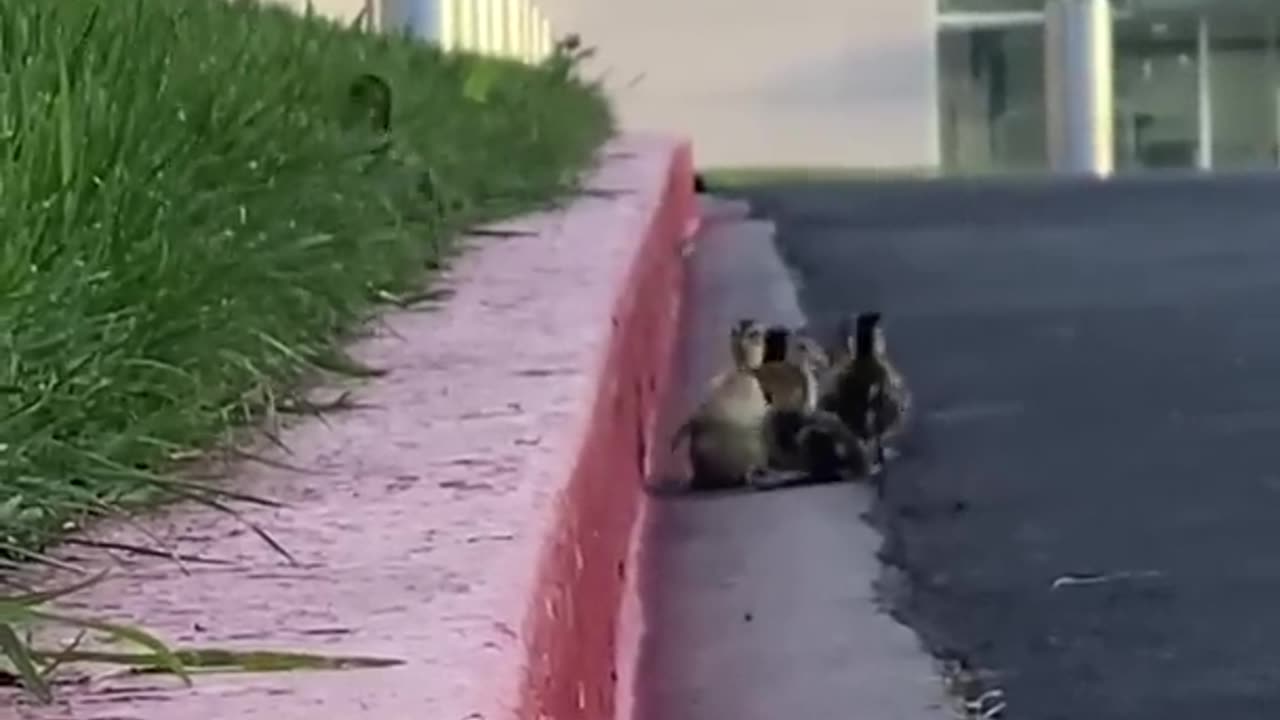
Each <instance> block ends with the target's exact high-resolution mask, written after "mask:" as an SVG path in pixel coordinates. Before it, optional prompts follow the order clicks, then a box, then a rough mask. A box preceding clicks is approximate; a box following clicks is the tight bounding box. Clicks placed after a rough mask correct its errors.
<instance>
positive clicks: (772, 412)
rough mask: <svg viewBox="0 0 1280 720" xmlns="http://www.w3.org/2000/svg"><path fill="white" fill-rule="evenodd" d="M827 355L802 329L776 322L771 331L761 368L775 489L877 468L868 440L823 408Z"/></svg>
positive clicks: (769, 480)
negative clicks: (821, 374)
mask: <svg viewBox="0 0 1280 720" xmlns="http://www.w3.org/2000/svg"><path fill="white" fill-rule="evenodd" d="M825 360H826V359H825V354H824V353H822V351H821V348H820V347H819V346H818V344H817V343H815V342H814V341H813V340H812V339H811V338H809V337H807V336H806V335H805V334H804V333H803V332H802V331H792V330H790V329H788V328H786V327H781V326H775V327H772V328H770V329H769V330H768V331H767V332H766V334H765V356H764V362H763V363H762V364H761V366H760V368H759V369H758V370H757V371H756V376H757V377H758V378H759V379H760V384H761V386H762V388H763V390H764V393H765V397H766V398H767V399H768V400H769V414H768V416H767V417H766V418H765V439H766V446H767V448H768V450H769V464H770V468H771V470H773V471H775V472H774V474H773V475H772V476H771V477H768V478H766V479H765V480H764V481H763V483H762V484H767V485H768V486H769V487H770V488H776V487H782V486H787V485H795V484H809V483H815V482H832V481H836V480H840V479H843V478H844V477H845V476H846V473H848V472H851V473H853V474H854V475H855V476H859V475H865V474H869V473H870V472H872V470H873V468H872V463H871V458H870V453H869V451H868V449H867V446H866V444H865V442H863V441H862V440H860V439H859V438H858V437H857V436H856V435H854V434H853V433H852V432H850V431H849V429H848V428H847V427H845V425H844V423H842V422H841V421H840V418H839V417H838V416H837V415H835V414H834V413H831V412H828V411H825V410H821V409H819V408H818V407H817V402H818V391H817V377H816V373H817V372H818V371H819V370H820V369H821V368H822V366H823V364H824V363H825Z"/></svg>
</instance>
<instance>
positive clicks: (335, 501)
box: [0, 137, 676, 720]
mask: <svg viewBox="0 0 1280 720" xmlns="http://www.w3.org/2000/svg"><path fill="white" fill-rule="evenodd" d="M675 148H676V143H674V142H670V141H668V140H666V139H663V138H658V137H630V138H626V139H624V140H622V141H618V142H616V143H614V144H613V146H612V147H611V148H609V150H610V151H611V152H610V153H609V156H610V157H611V158H612V159H611V160H608V161H606V164H605V166H604V167H603V168H602V169H601V170H600V171H599V172H598V173H597V174H596V175H595V177H594V179H593V180H592V181H591V186H593V187H607V188H612V189H616V190H620V191H622V194H620V195H619V196H617V197H612V198H595V197H587V198H582V199H580V200H578V201H576V202H574V203H572V204H570V205H569V207H568V208H567V210H565V211H558V212H554V213H548V214H541V215H535V216H530V217H526V218H519V219H517V220H514V221H512V222H511V223H510V224H509V226H510V227H512V228H521V229H526V230H528V231H530V232H532V233H533V235H531V236H517V237H513V238H509V239H505V240H489V241H483V243H482V244H481V243H477V245H478V246H477V247H475V248H473V249H472V251H470V252H468V253H466V254H464V255H463V256H461V257H460V258H459V259H458V260H457V261H456V263H455V264H454V266H453V268H452V270H451V271H450V273H449V276H448V277H447V278H446V279H445V280H446V281H445V282H444V283H443V287H448V288H451V289H452V290H453V291H454V295H453V296H452V297H451V298H449V299H448V300H447V301H446V302H444V303H443V305H441V306H440V307H438V308H434V309H433V308H415V309H412V310H406V311H399V312H392V313H389V314H387V315H385V316H383V318H382V319H381V322H380V323H376V324H374V325H373V326H372V327H371V328H370V330H371V334H372V337H370V338H368V339H366V340H364V341H362V342H360V343H358V344H357V345H356V346H354V347H353V348H352V352H353V354H354V355H355V356H356V357H357V358H358V359H360V360H362V361H364V362H366V363H368V364H369V365H370V366H372V367H378V368H382V369H385V370H387V371H388V374H387V375H385V376H383V377H381V378H377V379H374V380H371V381H369V382H367V383H364V384H360V385H356V386H354V387H352V388H351V389H352V390H353V395H354V397H353V399H354V400H355V401H357V402H359V403H363V404H367V405H368V406H369V407H367V408H366V407H361V408H356V409H351V410H345V411H341V412H335V413H331V414H329V415H327V416H326V417H325V419H324V421H323V422H321V421H317V420H314V419H307V420H304V421H300V422H298V423H297V424H296V425H294V426H292V427H286V428H284V429H283V430H282V431H281V432H280V434H279V436H280V439H281V440H282V441H283V443H284V444H285V445H286V446H287V447H288V448H289V449H290V450H291V452H290V453H288V454H286V453H283V452H280V451H278V449H272V448H271V447H270V446H268V447H267V448H265V449H261V450H260V452H261V453H262V454H264V455H267V456H269V457H270V458H271V459H272V460H275V461H277V462H281V463H287V464H288V466H293V467H295V468H299V469H300V470H299V471H297V472H293V471H290V470H288V469H285V467H279V466H274V465H263V464H245V465H244V466H243V467H241V468H238V472H237V476H236V477H235V478H233V479H228V480H227V482H226V483H225V484H224V485H223V487H226V488H228V489H232V490H239V491H241V492H246V493H250V494H254V495H258V496H263V497H268V498H272V499H275V500H278V501H282V502H285V503H287V506H286V507H284V508H280V509H276V508H267V507H242V508H240V509H241V511H242V513H243V515H244V517H245V518H246V519H248V520H249V521H252V522H254V523H256V524H258V525H259V526H261V527H263V528H264V529H266V530H267V531H268V532H270V533H271V534H272V535H273V536H274V537H275V538H276V539H277V540H278V541H279V542H280V543H281V544H282V545H284V546H285V547H286V548H287V549H288V550H289V551H290V553H292V554H293V556H294V557H295V558H296V559H297V564H296V565H289V564H287V563H286V562H285V561H284V560H283V559H282V558H281V557H279V556H278V555H275V554H273V553H272V552H271V550H270V549H269V548H268V547H267V546H266V545H265V544H264V543H263V542H262V541H261V540H260V539H259V538H258V537H256V536H255V535H254V534H253V533H252V532H249V531H248V530H247V528H246V527H245V526H244V525H242V524H240V523H238V522H237V521H236V520H235V519H233V518H231V517H229V516H227V515H223V514H217V513H214V512H212V511H209V510H207V509H206V508H204V507H192V506H190V505H185V506H184V505H178V506H173V507H170V508H166V509H164V510H163V511H161V512H157V513H156V514H155V515H154V516H152V517H149V518H146V519H145V520H144V521H143V522H145V525H146V527H147V528H148V529H149V530H150V532H151V533H153V534H154V535H156V536H158V537H160V538H161V539H163V540H164V541H165V542H167V543H168V544H169V547H170V548H171V549H172V550H174V551H175V552H180V553H184V554H189V555H195V556H200V557H203V558H207V559H209V560H212V561H217V562H216V564H214V563H208V562H205V563H198V562H191V563H189V564H188V566H187V567H188V569H189V570H190V574H189V575H188V574H184V573H183V572H182V568H181V567H180V566H179V565H178V564H176V563H174V562H172V561H170V560H168V559H167V558H152V557H129V556H127V555H124V556H122V557H111V556H107V555H104V554H100V553H99V554H95V553H93V552H91V551H88V550H85V549H82V548H72V549H64V550H62V551H59V552H58V553H56V554H57V556H59V557H62V558H64V559H70V558H71V556H72V554H73V553H74V555H75V556H77V559H78V560H79V561H80V563H81V564H82V565H84V566H86V567H88V568H90V569H92V568H95V567H103V566H114V567H113V573H112V575H111V576H110V577H109V578H108V579H107V580H106V581H105V582H102V583H100V584H99V585H96V586H94V587H92V588H90V589H88V590H86V591H84V592H83V593H79V594H77V595H75V596H74V597H73V598H70V599H67V600H65V601H59V602H58V603H57V605H59V606H60V607H61V608H65V609H70V610H76V611H78V612H80V613H82V614H87V615H91V616H94V617H103V618H107V619H111V620H117V621H125V622H130V623H139V624H142V625H144V626H145V627H147V628H148V629H151V630H153V631H155V632H157V633H158V634H159V635H160V636H161V637H163V638H164V639H166V640H169V641H171V642H174V643H177V644H179V645H181V646H184V647H191V646H197V647H220V648H236V649H242V650H249V649H253V650H288V651H300V652H317V653H323V654H328V655H334V654H339V655H372V656H377V657H390V658H397V659H401V660H403V661H405V664H403V665H401V666H398V667H393V668H390V669H379V670H357V671H349V672H343V673H342V674H341V675H340V676H338V675H335V674H334V673H332V672H298V673H274V674H221V675H201V676H197V679H196V682H195V686H194V687H193V688H191V689H186V688H183V687H182V686H181V684H180V683H179V682H178V681H177V680H176V679H173V678H168V677H146V676H144V677H141V678H127V677H115V678H105V679H101V680H99V681H96V682H91V683H87V684H84V685H76V686H68V687H64V688H62V689H61V693H62V696H61V699H60V701H59V702H58V703H57V704H55V705H53V706H48V707H33V706H30V705H28V704H27V700H26V699H25V698H21V697H18V696H16V695H15V694H14V693H13V692H12V691H10V690H4V691H0V708H15V709H14V710H13V711H7V710H5V711H0V717H5V718H9V717H13V715H10V714H6V713H7V712H16V713H17V717H19V718H23V719H24V720H70V719H75V720H126V719H127V720H175V719H181V720H201V719H206V718H209V719H216V720H233V719H234V720H251V719H254V718H262V719H264V720H351V719H353V718H378V719H379V720H411V719H413V718H423V719H430V720H437V719H439V720H446V719H447V720H462V719H464V718H484V719H485V720H500V719H502V718H508V717H511V716H512V714H513V712H514V709H515V706H516V704H517V701H518V699H519V695H520V693H519V689H520V687H521V684H522V683H523V682H524V677H525V676H524V671H525V667H526V664H527V663H528V661H529V659H530V652H531V651H538V650H539V648H530V647H529V646H528V645H529V644H530V630H531V627H532V626H533V625H534V623H532V622H528V620H529V618H530V617H531V616H532V614H533V613H541V612H547V611H548V610H550V609H554V608H544V607H542V606H541V604H540V603H539V604H537V606H536V607H531V605H534V603H532V601H531V598H534V597H535V595H534V591H535V588H537V587H538V585H539V583H540V582H541V580H542V577H541V576H540V575H539V568H540V564H541V559H542V557H543V549H544V543H545V542H547V539H548V538H550V537H552V535H551V533H552V531H553V530H554V529H555V528H556V527H557V525H558V521H559V517H560V516H559V514H558V512H557V510H558V508H559V503H560V501H561V498H562V497H563V492H564V489H565V486H566V484H567V483H568V481H569V478H570V475H571V472H572V470H573V467H574V465H575V463H576V461H577V458H578V453H579V450H580V448H581V447H582V446H583V442H584V437H585V432H586V430H587V429H588V428H587V423H588V418H589V416H590V414H591V410H592V408H593V405H594V402H595V396H596V391H597V389H598V386H599V374H600V370H601V368H602V367H603V366H604V365H603V362H604V353H605V350H606V348H607V347H608V344H609V342H610V339H611V337H612V334H613V325H612V322H611V319H612V318H611V316H612V313H613V312H614V308H615V299H616V296H617V293H618V292H619V288H621V287H623V286H624V284H625V282H626V280H627V279H628V277H629V273H630V271H631V265H632V262H633V259H634V257H635V256H636V253H637V248H638V246H639V245H640V244H641V243H642V242H644V241H645V238H646V237H647V236H648V234H649V228H650V225H651V221H652V218H653V216H654V211H655V209H656V207H657V206H658V204H659V203H660V202H661V201H662V200H661V199H662V195H663V190H664V188H665V187H666V183H667V179H668V176H669V172H670V165H671V157H672V153H673V152H674V150H675ZM566 338H572V339H573V341H572V342H565V339H566ZM333 394H334V393H333V392H329V393H325V394H324V395H325V396H327V397H332V396H333ZM88 534H89V536H90V537H91V538H92V539H97V540H108V541H115V542H125V543H133V544H139V545H151V542H150V541H149V540H148V539H147V538H146V537H143V536H141V535H140V534H139V530H138V528H137V526H134V525H124V524H119V523H102V524H100V525H98V526H96V527H93V528H91V529H90V531H89V532H88ZM40 584H41V585H43V583H40ZM58 585H61V583H58ZM64 631H65V629H62V628H54V629H51V631H50V636H49V637H46V638H44V643H42V644H44V645H45V646H46V647H47V646H50V645H52V644H53V642H54V641H55V640H57V641H61V642H66V641H67V640H69V639H71V638H70V637H53V636H52V634H53V633H54V632H58V633H60V634H67V635H74V633H64ZM98 669H100V668H98ZM15 705H16V707H15Z"/></svg>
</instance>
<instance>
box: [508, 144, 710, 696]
mask: <svg viewBox="0 0 1280 720" xmlns="http://www.w3.org/2000/svg"><path fill="white" fill-rule="evenodd" d="M670 143H671V151H670V159H669V164H668V171H667V175H666V181H665V187H664V188H662V191H661V193H660V196H659V200H658V202H657V203H656V205H655V206H654V208H653V210H652V213H651V217H650V218H649V219H648V223H647V225H646V226H644V229H643V231H642V232H641V233H638V236H637V237H636V238H635V241H634V242H635V247H634V250H633V254H632V257H631V260H630V263H629V269H628V271H627V273H626V275H625V278H626V279H625V281H624V282H623V283H622V286H621V287H620V288H618V290H617V292H616V295H615V298H614V303H613V310H612V313H611V322H612V325H613V328H612V333H611V335H610V338H609V341H608V343H607V345H606V347H605V349H604V357H603V359H602V361H601V362H600V363H599V364H598V366H597V374H596V377H595V379H594V386H595V391H594V399H593V401H592V403H591V407H590V410H589V412H588V416H587V422H586V423H584V424H582V425H581V427H582V429H583V437H582V438H581V441H580V442H579V443H577V447H578V449H577V452H576V459H575V461H574V463H573V469H572V471H571V473H570V476H569V479H568V481H567V483H566V485H565V487H564V489H563V494H562V496H561V498H560V499H559V503H558V507H557V510H556V512H557V519H556V521H555V522H554V523H553V524H552V525H551V527H550V534H549V536H548V537H546V538H544V539H543V541H542V543H543V549H542V552H541V560H540V568H539V572H538V577H539V580H538V582H537V584H536V586H535V587H536V589H535V592H534V593H533V595H532V597H530V598H529V601H528V609H527V618H526V637H528V638H530V639H529V641H528V644H527V653H528V657H527V663H526V666H525V677H524V682H523V684H522V688H521V698H520V705H519V711H518V713H517V717H519V718H520V720H543V719H545V718H554V720H604V719H605V718H613V717H624V718H625V717H628V716H629V713H630V707H631V697H630V692H631V688H630V684H629V683H630V680H629V679H630V678H631V677H633V675H634V666H635V664H636V662H637V661H638V651H639V636H640V634H641V630H640V628H639V626H638V623H639V622H640V620H639V618H640V616H641V614H640V613H639V611H638V606H639V602H640V599H639V598H638V597H637V596H636V593H637V592H638V585H637V583H636V577H635V576H636V575H637V571H638V567H637V565H636V561H635V559H636V557H637V556H638V553H639V551H640V550H639V545H638V543H639V541H640V538H641V533H640V532H639V529H640V528H641V527H642V521H643V518H644V516H645V512H646V504H647V502H646V495H645V493H644V480H645V478H646V477H647V475H648V470H649V461H650V458H649V455H650V449H651V447H652V445H653V443H652V437H653V431H654V427H655V425H656V422H657V416H658V412H659V410H660V408H661V406H662V403H663V402H664V401H665V399H666V392H667V389H668V383H669V381H670V377H671V368H672V365H673V353H674V350H675V348H676V341H677V333H678V329H679V318H680V312H681V305H682V301H683V291H684V272H685V269H684V261H683V257H682V253H681V250H682V246H683V243H684V242H685V241H686V240H688V239H689V238H691V237H692V236H693V235H694V234H695V233H696V232H697V229H698V223H699V217H700V216H699V214H698V209H697V202H696V197H695V195H694V172H693V159H692V149H691V147H690V144H689V142H688V141H686V140H683V139H674V138H673V139H670ZM620 710H621V712H619V711H620Z"/></svg>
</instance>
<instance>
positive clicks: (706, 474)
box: [671, 319, 769, 489]
mask: <svg viewBox="0 0 1280 720" xmlns="http://www.w3.org/2000/svg"><path fill="white" fill-rule="evenodd" d="M729 340H730V342H729V347H730V351H731V353H732V356H733V362H734V366H733V367H732V368H731V369H729V370H726V371H724V372H722V373H720V374H719V375H718V376H716V378H715V379H714V380H713V381H712V383H711V387H710V389H709V391H708V393H707V396H706V397H705V398H704V399H703V401H702V403H701V404H700V405H699V406H698V407H697V409H696V410H694V412H693V414H692V415H691V416H690V417H689V419H687V420H686V421H685V422H684V423H682V424H681V425H680V427H679V428H678V429H677V430H676V432H675V435H674V437H673V438H672V441H671V446H672V450H675V449H676V448H677V447H679V445H680V442H681V441H682V440H684V439H685V438H686V437H687V439H688V441H689V464H690V466H691V470H692V475H693V477H692V481H691V483H690V484H691V486H692V487H693V489H722V488H729V487H742V486H744V485H746V486H751V485H754V484H756V483H757V482H758V481H759V480H760V479H761V478H762V477H763V476H764V475H766V474H767V473H768V460H769V458H768V451H767V448H766V446H765V434H764V424H765V419H766V417H767V415H768V412H769V403H768V401H767V400H766V399H765V395H764V390H763V389H762V388H761V386H760V381H759V380H758V379H757V378H756V374H755V373H756V369H757V368H759V367H760V365H761V363H762V361H763V358H764V328H763V326H761V324H760V323H759V322H756V321H755V320H752V319H743V320H740V321H738V322H737V323H736V324H735V325H734V327H733V329H732V330H731V331H730V338H729Z"/></svg>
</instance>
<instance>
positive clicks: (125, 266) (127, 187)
mask: <svg viewBox="0 0 1280 720" xmlns="http://www.w3.org/2000/svg"><path fill="white" fill-rule="evenodd" d="M555 65H556V64H555V63H548V64H544V65H543V66H541V67H537V68H533V67H528V66H524V65H519V64H516V63H514V62H508V61H496V60H485V59H479V58H474V57H465V56H450V55H444V54H441V53H440V52H438V51H436V50H434V49H432V48H429V47H426V46H423V45H420V44H415V43H413V42H411V41H408V40H406V39H403V38H398V37H385V36H376V35H370V34H366V33H363V32H360V31H357V30H353V29H350V28H345V27H340V26H337V25H333V24H330V23H327V22H325V21H322V20H320V19H314V18H300V17H297V16H294V15H291V14H289V13H287V12H285V11H283V10H276V9H268V8H264V7H261V6H258V5H257V4H255V3H253V2H248V1H246V0H238V1H235V2H222V1H221V0H41V1H40V2H31V1H30V0H0V146H2V147H3V153H0V227H3V229H4V242H3V244H2V245H0V677H3V672H4V667H3V665H4V662H3V657H4V656H5V655H7V656H8V658H9V663H10V671H11V672H13V673H15V674H16V675H22V676H26V677H27V679H28V681H29V682H30V681H31V678H30V673H31V672H32V671H33V669H32V668H31V667H24V666H26V665H27V661H28V660H38V657H35V656H30V655H27V656H26V657H24V656H23V651H22V647H23V644H22V640H21V637H20V635H21V633H20V632H17V631H20V629H21V628H22V626H24V625H26V624H29V623H31V622H41V621H48V620H49V618H43V619H42V618H40V617H38V616H37V614H38V612H39V610H38V608H40V607H42V606H43V603H41V602H38V601H40V600H42V599H43V598H39V597H32V598H28V599H29V600H31V602H26V601H23V599H22V598H20V597H18V596H15V595H13V594H9V595H7V596H6V595H5V593H6V592H10V593H11V592H13V590H12V588H11V589H10V590H9V591H6V590H5V588H4V585H3V581H4V576H5V575H6V574H10V573H9V572H8V570H7V568H8V569H12V568H13V567H16V566H17V564H18V563H19V562H20V561H29V560H33V559H34V560H40V559H41V558H42V556H41V555H40V554H39V553H40V550H41V549H42V548H44V547H45V546H46V545H47V544H48V543H49V542H51V541H53V540H56V539H57V537H58V536H59V535H60V534H61V533H63V532H64V531H65V530H66V529H68V528H71V527H75V526H77V525H79V524H80V523H83V522H84V521H86V520H87V519H88V518H89V517H91V516H93V515H100V514H103V513H124V512H128V511H129V509H131V508H133V509H136V508H138V507H140V506H143V505H147V504H153V503H155V502H161V501H165V500H169V499H175V498H188V499H190V498H194V499H197V500H200V501H202V502H206V503H209V504H211V505H216V506H221V507H223V508H227V509H230V508H232V507H233V506H234V503H235V502H236V501H237V500H243V499H244V498H235V497H230V496H227V495H224V494H223V493H222V491H220V490H219V489H218V487H217V485H216V483H207V484H206V483H199V482H196V481H192V480H182V479H178V478H179V477H180V475H179V474H175V473H174V472H173V470H174V468H175V466H176V465H178V464H180V463H182V462H188V461H190V460H192V459H193V458H198V457H199V456H200V455H201V454H202V453H209V452H211V451H212V449H214V448H216V447H217V446H218V445H219V443H221V442H222V441H224V440H225V438H226V437H227V435H228V433H229V431H230V429H233V428H236V427H242V426H244V425H245V424H246V423H250V422H255V421H257V420H259V419H260V418H262V417H263V416H264V415H265V414H269V413H271V412H273V411H274V410H283V409H285V406H286V405H288V404H289V403H290V402H291V401H292V398H293V395H292V394H291V390H293V389H296V388H297V387H298V385H299V381H300V379H302V378H304V377H306V376H307V374H308V373H310V372H311V371H313V370H315V369H316V368H321V369H327V370H339V371H342V370H344V369H345V370H346V371H350V372H358V371H359V368H355V367H351V365H350V363H349V362H347V361H344V360H343V357H342V356H341V354H340V351H338V350H337V349H336V347H337V345H336V344H335V341H336V340H339V339H341V338H342V337H343V334H344V333H346V332H348V331H350V330H351V329H353V328H354V327H355V326H356V325H357V324H358V323H359V322H360V321H361V320H362V319H363V318H365V317H366V315H367V313H368V312H369V311H370V310H371V308H372V307H373V306H374V304H375V303H376V302H378V301H379V300H383V301H385V300H388V299H397V298H399V299H406V298H411V297H414V296H415V293H420V292H421V290H422V289H423V286H424V282H425V281H426V280H427V279H428V278H429V274H430V270H431V269H433V268H438V267H439V266H440V265H441V263H443V262H445V261H447V259H448V257H449V255H450V252H451V250H452V247H451V238H452V237H453V236H454V234H455V233H456V232H457V231H458V230H460V229H462V228H465V227H467V226H468V225H471V224H473V223H476V222H479V221H483V220H486V219H493V218H496V217H499V216H505V215H510V214H513V213H516V212H518V211H521V210H526V209H530V208H532V207H534V206H536V205H538V204H539V203H543V202H545V201H548V200H551V199H553V198H556V197H558V196H561V195H563V194H565V193H567V192H570V191H571V190H573V189H574V187H575V185H576V182H577V179H578V173H579V171H580V170H581V169H582V168H584V167H585V166H586V165H587V164H588V163H589V162H590V160H591V158H592V154H593V152H594V151H595V149H596V148H597V147H598V146H599V144H600V143H601V142H602V141H603V140H604V139H605V137H606V136H607V134H608V133H609V130H610V126H611V121H610V116H609V112H608V110H607V107H606V105H605V103H604V101H603V100H602V98H601V96H600V94H599V93H598V92H596V91H595V90H594V89H592V88H590V87H588V86H586V85H585V84H583V83H581V82H579V81H577V80H575V79H574V78H573V77H572V73H565V72H563V67H561V68H559V69H557V68H556V67H555ZM363 72H372V73H375V74H377V75H379V76H381V77H382V78H384V79H385V80H386V81H387V82H388V83H389V84H390V86H391V88H392V90H393V98H394V106H393V122H392V130H391V133H390V140H391V146H390V152H380V151H378V150H377V148H379V147H384V142H385V138H383V137H381V136H379V135H377V134H376V133H375V132H374V131H372V130H371V129H369V128H368V126H367V123H366V124H365V125H360V124H358V123H354V122H353V120H352V118H353V115H352V114H351V107H350V102H351V101H350V98H349V96H348V90H349V88H350V85H351V82H352V80H353V79H354V78H355V77H356V76H357V75H358V74H360V73H363ZM384 149H385V148H384ZM135 639H138V638H135ZM38 664H39V663H38V662H36V665H37V666H38ZM34 669H35V670H39V667H36V668H34ZM11 677H13V676H11Z"/></svg>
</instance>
